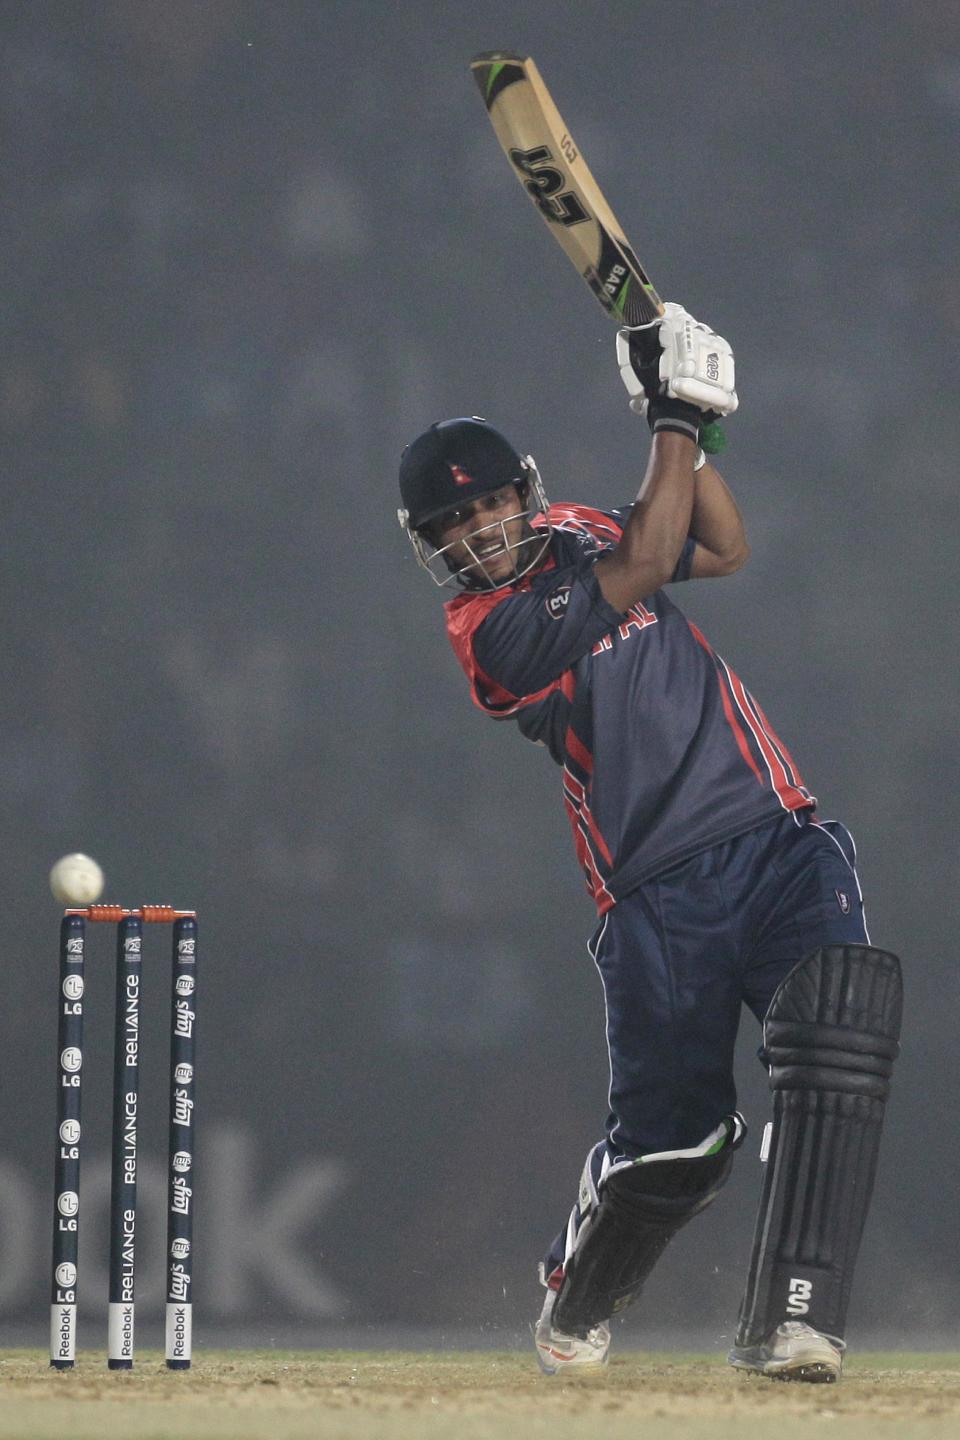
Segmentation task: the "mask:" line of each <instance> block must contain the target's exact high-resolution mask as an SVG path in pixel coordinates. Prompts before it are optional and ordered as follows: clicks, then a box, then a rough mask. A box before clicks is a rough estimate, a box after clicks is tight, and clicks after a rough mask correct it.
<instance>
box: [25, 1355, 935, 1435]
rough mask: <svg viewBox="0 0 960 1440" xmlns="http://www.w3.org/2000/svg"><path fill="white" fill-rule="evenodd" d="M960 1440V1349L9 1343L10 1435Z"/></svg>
mask: <svg viewBox="0 0 960 1440" xmlns="http://www.w3.org/2000/svg"><path fill="white" fill-rule="evenodd" d="M751 1431H753V1432H754V1434H755V1435H756V1436H757V1437H765V1436H775V1437H776V1440H801V1437H803V1440H820V1437H822V1436H826V1435H830V1436H832V1437H837V1440H840V1437H842V1440H878V1437H879V1440H908V1437H909V1440H913V1437H916V1440H947V1437H950V1440H953V1437H955V1436H956V1435H958V1434H960V1355H956V1354H945V1355H934V1354H929V1355H916V1354H866V1355H860V1356H857V1357H855V1358H854V1359H852V1360H851V1362H850V1363H849V1366H848V1368H847V1370H846V1371H845V1373H844V1377H843V1379H842V1380H841V1381H840V1382H839V1384H837V1385H800V1384H791V1385H786V1384H782V1383H776V1382H771V1381H768V1380H763V1379H758V1378H756V1377H753V1376H745V1375H741V1374H737V1373H735V1372H734V1371H732V1370H730V1369H729V1367H728V1366H726V1365H725V1364H724V1363H723V1361H722V1358H720V1357H717V1356H715V1355H711V1356H703V1355H686V1354H659V1353H658V1354H649V1353H641V1352H634V1353H631V1352H626V1353H622V1354H620V1355H619V1356H617V1357H616V1358H615V1359H614V1360H612V1361H611V1363H610V1365H609V1366H607V1367H606V1369H604V1370H603V1371H601V1372H599V1373H597V1374H593V1375H587V1376H579V1377H565V1378H564V1379H563V1380H548V1379H546V1378H545V1377H543V1376H541V1375H540V1374H539V1372H538V1371H537V1369H536V1365H535V1362H534V1360H533V1358H532V1355H527V1354H516V1353H497V1352H478V1353H468V1352H457V1353H452V1352H445V1353H443V1354H430V1353H425V1352H412V1351H409V1352H401V1351H380V1352H372V1351H362V1352H356V1353H352V1352H348V1351H276V1350H271V1351H254V1350H249V1351H247V1350H231V1351H204V1352H202V1353H201V1354H200V1356H199V1357H198V1359H197V1361H196V1363H195V1365H194V1368H193V1369H192V1370H191V1371H189V1372H186V1373H180V1374H175V1373H170V1372H169V1371H167V1370H166V1368H165V1367H164V1365H163V1361H162V1358H161V1356H160V1354H159V1352H156V1351H144V1352H143V1353H142V1355H141V1356H139V1357H138V1360H137V1366H136V1369H135V1370H133V1371H131V1372H119V1373H110V1372H108V1371H107V1370H106V1367H105V1365H104V1361H103V1356H102V1354H101V1353H99V1352H94V1351H91V1352H89V1353H84V1354H81V1356H80V1357H79V1360H78V1363H77V1366H76V1368H75V1369H74V1370H72V1371H68V1372H56V1371H51V1370H50V1369H49V1367H48V1364H47V1358H46V1355H45V1354H41V1352H39V1351H33V1350H5V1351H0V1440H13V1437H16V1440H115V1437H116V1440H119V1437H121V1436H122V1437H124V1440H306V1437H310V1440H317V1437H319V1440H433V1437H438V1440H439V1437H447V1436H449V1437H451V1440H453V1437H455V1440H508V1437H509V1440H515V1437H517V1435H518V1434H519V1436H520V1437H521V1440H541V1437H543V1440H548V1437H549V1440H581V1437H582V1440H587V1437H589V1440H596V1437H597V1436H598V1435H600V1436H602V1437H603V1440H627V1437H629V1440H648V1437H655V1436H656V1437H659V1436H660V1435H664V1436H669V1440H750V1432H751Z"/></svg>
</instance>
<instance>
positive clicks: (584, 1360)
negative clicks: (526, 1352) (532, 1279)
mask: <svg viewBox="0 0 960 1440" xmlns="http://www.w3.org/2000/svg"><path fill="white" fill-rule="evenodd" d="M556 1303H557V1292H556V1291H555V1290H548V1291H547V1298H546V1299H545V1300H544V1302H543V1309H542V1310H541V1311H540V1319H539V1320H538V1321H537V1323H536V1327H535V1329H534V1332H533V1343H534V1345H535V1346H536V1351H537V1361H538V1363H539V1365H540V1369H541V1370H542V1371H543V1373H544V1375H561V1374H564V1373H568V1372H569V1371H571V1370H574V1369H578V1368H579V1369H582V1368H583V1367H584V1366H587V1367H592V1368H593V1369H594V1370H598V1369H599V1368H600V1366H601V1365H606V1363H607V1352H608V1350H609V1349H610V1326H609V1325H607V1324H605V1323H604V1322H603V1321H601V1322H600V1324H599V1325H594V1326H593V1327H592V1328H591V1329H590V1330H588V1331H587V1333H586V1335H584V1336H580V1335H567V1334H565V1333H564V1331H563V1330H557V1329H555V1328H554V1325H553V1307H554V1305H555V1304H556Z"/></svg>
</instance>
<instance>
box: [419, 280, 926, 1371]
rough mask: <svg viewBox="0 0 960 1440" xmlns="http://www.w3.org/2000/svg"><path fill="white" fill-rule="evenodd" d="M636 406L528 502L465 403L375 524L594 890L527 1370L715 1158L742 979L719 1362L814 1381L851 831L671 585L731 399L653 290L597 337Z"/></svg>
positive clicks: (843, 1229)
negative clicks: (596, 480) (752, 1114)
mask: <svg viewBox="0 0 960 1440" xmlns="http://www.w3.org/2000/svg"><path fill="white" fill-rule="evenodd" d="M617 357H618V365H619V368H620V374H621V378H622V380H623V382H624V384H625V386H626V389H627V392H628V395H629V397H630V406H631V409H632V410H634V411H635V412H637V413H639V414H641V415H645V416H646V419H647V421H648V423H649V427H650V430H651V432H652V443H651V449H650V458H649V463H648V465H647V469H646V474H645V476H644V479H643V483H642V485H641V487H640V491H639V494H638V495H637V498H636V500H635V501H634V502H633V503H632V504H628V505H625V506H624V507H622V508H618V509H612V510H603V509H597V508H594V507H591V506H588V505H581V504H558V505H549V504H548V502H547V499H546V496H545V494H544V489H543V485H542V483H541V480H540V476H539V474H538V472H537V468H536V465H535V464H534V461H533V459H532V457H531V456H529V455H521V453H520V452H519V451H518V450H516V449H515V448H514V446H513V445H512V444H511V443H510V442H509V441H508V440H506V439H505V438H504V436H503V435H501V434H500V433H499V432H498V431H497V430H495V429H494V428H493V427H492V426H491V425H489V424H488V423H487V422H486V421H485V420H482V419H480V418H479V417H477V416H473V417H469V418H458V419H452V420H446V421H443V422H441V423H438V424H434V425H431V426H430V428H429V429H428V430H426V431H425V432H424V433H423V434H422V435H420V436H418V438H417V439H415V440H414V441H413V442H412V443H411V444H410V445H408V446H407V448H406V449H405V450H404V452H403V457H402V459H401V464H400V493H401V498H402V509H401V510H400V512H399V514H400V520H401V524H402V525H403V526H404V528H405V529H406V531H407V533H408V535H409V538H410V540H411V541H412V543H413V547H414V550H415V551H416V555H417V558H418V560H419V561H420V563H421V564H422V565H423V566H424V567H425V568H426V569H427V570H428V571H429V573H430V574H431V575H432V576H433V578H434V579H435V580H436V581H437V583H438V584H439V585H440V586H441V587H443V588H444V589H445V590H446V591H447V592H448V594H449V595H450V597H451V598H450V599H449V600H448V601H447V604H446V622H447V631H448V634H449V637H450V641H451V644H452V645H453V648H454V650H455V652H456V655H457V658H458V659H459V661H460V664H461V666H462V667H463V670H464V673H465V674H466V677H467V681H468V683H469V686H470V691H471V695H472V697H473V701H474V703H475V704H476V705H478V706H479V707H480V709H481V710H483V711H484V712H485V713H486V714H488V715H490V716H491V717H492V718H493V719H495V720H501V721H511V722H513V724H514V725H516V727H517V728H518V729H519V731H520V733H521V734H522V735H523V736H525V737H526V739H528V740H533V741H537V742H539V743H541V744H543V745H545V746H546V747H547V748H548V749H549V751H550V754H551V755H552V757H553V759H554V760H555V761H556V763H557V765H558V767H559V769H560V775H561V784H562V796H563V804H564V808H565V810H566V813H567V817H568V819H569V821H570V825H571V829H572V832H573V841H574V845H575V847H576V852H577V856H578V858H579V861H580V864H581V866H582V869H583V873H584V876H585V879H586V884H587V889H588V891H589V893H590V895H591V897H592V899H593V901H594V904H595V906H596V910H597V917H598V923H597V928H596V930H595V932H594V934H593V937H592V939H591V940H590V941H589V945H588V948H589V952H590V955H591V956H592V958H593V960H594V963H595V964H596V966H597V969H598V971H599V973H600V977H601V980H602V983H603V989H604V998H605V1003H606V1029H607V1033H606V1041H607V1047H608V1051H609V1062H610V1092H609V1114H608V1116H607V1121H606V1127H605V1133H604V1137H603V1139H601V1140H600V1141H599V1142H598V1143H597V1144H596V1145H595V1146H594V1147H593V1148H592V1149H591V1151H590V1153H589V1154H588V1155H587V1158H586V1163H585V1165H584V1168H583V1174H582V1176H581V1179H580V1184H579V1189H578V1192H577V1198H576V1201H575V1203H574V1205H573V1207H572V1209H571V1212H570V1215H569V1219H568V1220H567V1221H566V1223H565V1224H564V1225H563V1226H562V1227H561V1229H560V1231H559V1233H558V1235H557V1236H556V1238H555V1239H554V1240H553V1243H552V1244H551V1245H550V1247H549V1249H548V1250H547V1252H546V1255H545V1257H544V1259H543V1261H542V1262H541V1267H540V1274H541V1280H542V1282H543V1284H544V1286H545V1288H546V1297H545V1300H544V1303H543V1310H542V1313H541V1315H540V1318H539V1321H538V1323H537V1326H536V1332H535V1344H536V1351H537V1356H538V1359H539V1362H540V1365H541V1367H542V1368H543V1370H544V1371H545V1372H546V1373H547V1374H549V1375H556V1374H561V1373H563V1372H568V1371H572V1370H576V1369H582V1368H584V1367H599V1366H601V1365H603V1364H604V1362H605V1361H606V1359H607V1354H608V1350H609V1346H610V1320H611V1318H612V1317H613V1316H615V1315H618V1314H620V1313H621V1312H622V1311H623V1310H624V1309H625V1308H626V1307H627V1306H628V1305H630V1304H631V1303H632V1302H633V1301H634V1300H636V1299H637V1297H638V1296H639V1295H640V1293H641V1291H642V1288H643V1284H644V1281H645V1280H646V1278H647V1276H648V1275H649V1274H650V1271H651V1270H652V1268H653V1266H654V1265H655V1264H656V1262H657V1260H658V1259H659V1258H660V1256H661V1254H662V1253H663V1251H664V1249H665V1248H666V1246H667V1244H668V1243H669V1242H670V1240H671V1239H672V1238H673V1236H674V1235H675V1234H676V1233H677V1232H678V1231H679V1230H681V1229H682V1228H683V1226H684V1225H686V1224H687V1222H688V1221H689V1220H691V1219H692V1218H693V1217H694V1216H695V1215H697V1214H699V1213H700V1212H701V1211H702V1210H704V1209H706V1207H707V1206H708V1205H710V1204H711V1203H712V1202H713V1201H714V1199H715V1198H716V1196H717V1195H718V1193H719V1191H720V1189H721V1188H722V1186H723V1185H724V1183H725V1181H726V1180H727V1178H728V1176H729V1173H730V1168H731V1165H732V1161H733V1153H734V1151H735V1150H736V1149H737V1147H738V1146H739V1145H740V1143H741V1141H742V1139H743V1137H744V1134H745V1128H746V1127H745V1124H744V1121H743V1119H742V1117H741V1116H740V1115H739V1113H738V1112H737V1109H736V1101H737V1097H736V1092H735V1088H734V1080H733V1055H734V1043H735V1040H736V1036H737V1029H738V1026H739V1023H740V1016H741V1011H742V1007H743V1006H744V1005H745V1006H746V1007H747V1008H748V1009H749V1010H751V1011H752V1012H753V1014H754V1016H755V1017H756V1019H757V1020H758V1021H759V1022H760V1024H761V1026H762V1031H763V1048H762V1052H761V1053H762V1057H763V1060H764V1063H765V1065H766V1067H767V1069H768V1073H769V1082H770V1089H771V1093H772V1121H771V1123H770V1126H769V1127H768V1132H767V1136H766V1140H767V1142H768V1143H767V1144H766V1147H765V1148H766V1163H765V1167H764V1178H763V1184H762V1191H761V1196H760V1203H759V1213H758V1217H757V1226H756V1234H755V1240H754V1244H753V1250H752V1254H751V1257H750V1263H749V1267H748V1271H747V1277H746V1285H745V1289H744V1295H743V1301H742V1304H741V1309H740V1320H739V1328H738V1332H737V1336H736V1343H735V1345H734V1347H733V1349H732V1350H731V1352H730V1356H729V1359H730V1363H731V1364H732V1365H734V1366H737V1367H738V1368H740V1369H742V1370H745V1371H753V1372H756V1373H759V1374H761V1375H765V1376H771V1377H776V1378H780V1379H792V1380H802V1381H832V1380H835V1379H836V1378H837V1377H838V1376H839V1374H840V1370H841V1366H842V1360H843V1352H844V1348H845V1330H846V1314H847V1306H848V1301H849V1296H850V1287H851V1282H852V1279H853V1271H854V1266H855V1263H856V1257H857V1251H858V1248H859V1244H860V1238H861V1234H862V1231H863V1226H864V1222H865V1220H866V1217H867V1210H868V1207H869V1204H870V1198H871V1194H872V1190H873V1184H874V1177H875V1173H876V1166H877V1158H878V1151H879V1142H880V1132H881V1128H882V1125H883V1117H884V1108H885V1104H886V1100H887V1094H888V1090H889V1083H890V1075H891V1071H892V1067H893V1062H894V1059H895V1056H896V1054H897V1050H898V1039H899V1031H900V1010H901V981H900V966H899V962H898V961H897V958H896V956H894V955H891V954H889V953H888V952H886V951H883V950H879V949H876V948H875V947H874V946H873V945H872V944H871V943H870V939H869V936H868V934H867V929H866V925H865V922H864V911H863V900H862V896H861V892H860V886H859V883H858V880H857V874H856V869H855V852H854V846H853V841H852V839H851V837H850V835H849V833H848V832H847V830H845V829H844V827H843V826H842V825H840V824H839V823H837V822H835V821H828V820H822V819H820V818H819V817H818V816H817V811H816V800H815V798H814V796H813V795H812V794H811V792H810V790H809V789H808V788H807V786H806V784H805V783H804V781H803V779H802V777H801V775H800V772H799V770H798V769H797V765H796V763H795V762H794V760H793V757H792V755H791V753H790V751H789V750H788V749H787V746H786V745H785V744H784V742H783V741H782V740H781V739H780V736H779V734H778V733H777V731H776V730H775V729H774V727H773V725H772V724H771V722H770V720H769V719H768V718H767V715H766V713H765V711H764V710H763V708H762V707H761V705H760V703H759V702H758V701H757V699H756V698H755V697H754V696H753V695H752V694H751V693H750V691H749V690H748V689H747V688H746V686H745V685H744V684H743V682H742V681H741V680H740V678H739V677H738V675H737V674H736V672H735V671H734V670H733V668H732V667H731V666H730V665H729V664H728V663H727V661H726V660H725V659H724V658H723V657H722V656H720V655H719V654H717V652H716V651H715V650H714V649H713V648H712V646H711V645H710V643H709V641H708V640H707V639H706V638H705V636H704V635H703V634H701V632H700V630H699V629H698V628H697V627H696V625H694V624H693V623H692V622H690V621H689V620H687V619H686V618H685V617H684V615H683V613H682V612H681V610H680V609H679V608H678V606H677V605H676V604H675V602H674V600H673V598H672V595H673V594H674V593H675V592H674V591H673V590H672V589H671V590H670V593H669V594H668V587H673V586H675V585H678V584H681V583H682V582H683V581H685V580H689V579H705V578H719V577H721V576H724V575H730V574H732V573H733V572H734V571H736V570H738V569H739V568H740V567H741V566H742V565H743V564H744V562H745V561H746V559H747V556H748V547H747V542H746V538H745V535H744V527H743V521H742V519H741V516H740V512H739V510H738V508H737V505H736V503H735V501H734V499H733V497H732V495H731V493H730V491H729V490H728V489H727V487H726V485H725V484H724V482H723V480H722V479H721V477H720V475H719V474H718V473H717V470H716V469H715V468H714V466H713V465H712V464H711V463H710V461H709V460H708V459H707V458H706V457H705V455H704V453H703V451H702V450H701V449H700V448H699V436H700V427H701V425H702V424H703V423H704V422H705V421H709V420H713V419H716V418H717V417H718V416H724V415H729V414H731V413H732V412H733V411H734V410H735V409H736V408H737V403H738V401H737V395H736V391H735V388H734V361H733V354H732V352H731V349H730V346H729V345H728V344H727V342H726V341H725V340H723V339H721V337H720V336H718V335H716V334H715V333H713V332H712V331H711V330H710V329H709V328H708V327H707V326H704V325H701V324H700V323H698V322H697V321H696V320H694V319H693V318H692V316H690V315H689V314H687V312H686V311H685V310H683V309H682V308H681V307H680V306H678V305H667V306H666V310H665V314H664V315H663V316H662V317H660V318H658V319H656V320H654V321H653V322H651V323H650V324H648V325H644V326H638V327H635V328H631V329H622V330H621V331H620V332H619V334H618V336H617Z"/></svg>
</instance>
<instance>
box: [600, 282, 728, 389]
mask: <svg viewBox="0 0 960 1440" xmlns="http://www.w3.org/2000/svg"><path fill="white" fill-rule="evenodd" d="M617 364H618V365H619V366H620V378H621V379H622V380H623V383H624V386H625V387H626V391H627V394H628V395H629V396H630V409H631V410H633V411H634V413H635V414H637V415H645V414H646V413H647V410H648V408H649V405H650V402H651V400H652V401H656V400H658V399H659V400H661V401H663V400H664V399H668V400H679V401H683V402H684V403H685V404H688V405H695V406H696V407H697V409H698V410H700V411H706V412H708V413H709V415H710V417H711V418H714V417H716V416H718V415H732V414H733V412H734V410H736V408H737V406H738V405H739V403H740V402H739V400H738V399H737V392H736V390H735V389H734V378H735V377H734V364H733V351H732V350H731V349H730V346H729V345H728V344H727V342H726V340H724V339H723V337H722V336H720V335H716V334H715V333H714V332H713V331H712V330H711V329H710V328H709V327H708V326H706V325H702V324H701V323H700V321H699V320H694V318H693V316H692V315H688V313H687V311H686V310H684V308H683V306H682V305H675V304H673V303H672V302H671V301H668V302H667V304H666V305H665V306H664V313H663V316H662V318H661V319H659V320H653V321H651V322H650V323H649V324H647V325H635V326H624V328H623V329H622V330H618V331H617Z"/></svg>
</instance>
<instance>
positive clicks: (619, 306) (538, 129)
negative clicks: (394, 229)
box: [470, 51, 663, 325]
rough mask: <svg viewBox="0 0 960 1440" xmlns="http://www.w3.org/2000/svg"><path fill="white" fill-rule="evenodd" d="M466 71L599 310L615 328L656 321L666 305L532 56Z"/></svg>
mask: <svg viewBox="0 0 960 1440" xmlns="http://www.w3.org/2000/svg"><path fill="white" fill-rule="evenodd" d="M470 68H471V70H472V71H473V74H474V78H475V79H476V82H477V84H478V86H479V87H480V93H481V95H482V96H483V101H484V104H485V105H486V107H487V114H488V115H489V116H490V122H491V124H492V125H493V128H494V130H495V131H496V134H497V139H498V140H499V141H500V144H501V145H502V146H503V149H504V151H505V152H506V155H507V158H508V159H509V161H510V163H511V165H512V166H513V168H514V172H515V173H516V176H517V178H518V180H519V181H520V183H521V184H522V185H523V187H524V189H525V190H526V192H527V194H528V195H529V196H530V199H531V200H532V201H533V203H534V205H536V207H537V209H538V210H539V211H540V214H541V215H542V216H543V218H544V220H545V221H546V222H547V224H548V225H549V227H550V229H551V230H552V232H553V235H554V237H555V238H556V240H557V243H558V244H559V245H560V247H561V249H562V250H563V251H564V253H565V254H566V255H567V256H568V257H569V258H570V260H571V261H572V263H573V264H574V265H575V266H576V268H577V270H578V271H579V273H580V274H581V275H582V276H583V278H584V280H586V282H587V284H588V285H589V286H590V289H591V290H592V291H593V293H594V295H596V297H597V299H598V300H599V301H600V304H601V305H602V306H603V308H604V309H605V310H606V311H607V313H608V314H609V315H611V316H612V317H613V319H614V320H616V322H617V324H618V325H643V324H646V323H647V321H650V320H656V319H657V317H658V316H659V315H662V314H663V302H662V300H661V299H660V296H659V295H658V294H657V292H656V290H655V289H654V288H653V285H652V284H651V282H650V279H649V277H648V275H647V273H646V271H645V270H644V268H643V266H642V265H641V264H640V261H639V260H638V259H637V257H636V255H635V254H634V251H633V248H632V247H631V245H630V243H629V241H628V240H627V237H626V236H625V235H624V233H623V229H622V227H621V225H620V223H619V221H618V220H617V217H616V216H615V215H614V213H613V211H612V210H611V209H610V206H609V205H608V204H607V202H606V200H605V199H604V197H603V194H602V192H601V190H600V187H599V185H598V184H597V182H596V180H594V178H593V176H592V175H591V173H590V171H589V169H588V167H587V164H586V161H585V160H584V158H583V156H582V155H581V154H580V148H579V146H578V145H577V144H576V143H575V141H574V139H573V137H572V136H571V134H570V131H569V130H568V128H567V126H566V125H565V124H564V121H563V118H562V117H561V115H560V112H559V110H558V109H557V107H556V105H554V103H553V100H552V99H551V98H550V92H549V90H548V89H547V87H546V85H545V84H544V83H543V78H542V76H541V74H540V71H539V70H538V69H537V67H536V65H535V64H534V63H533V61H532V60H531V59H530V57H529V55H513V54H511V53H509V52H508V51H493V52H490V53H487V54H483V55H477V56H476V57H475V58H474V59H473V60H472V61H471V62H470Z"/></svg>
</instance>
